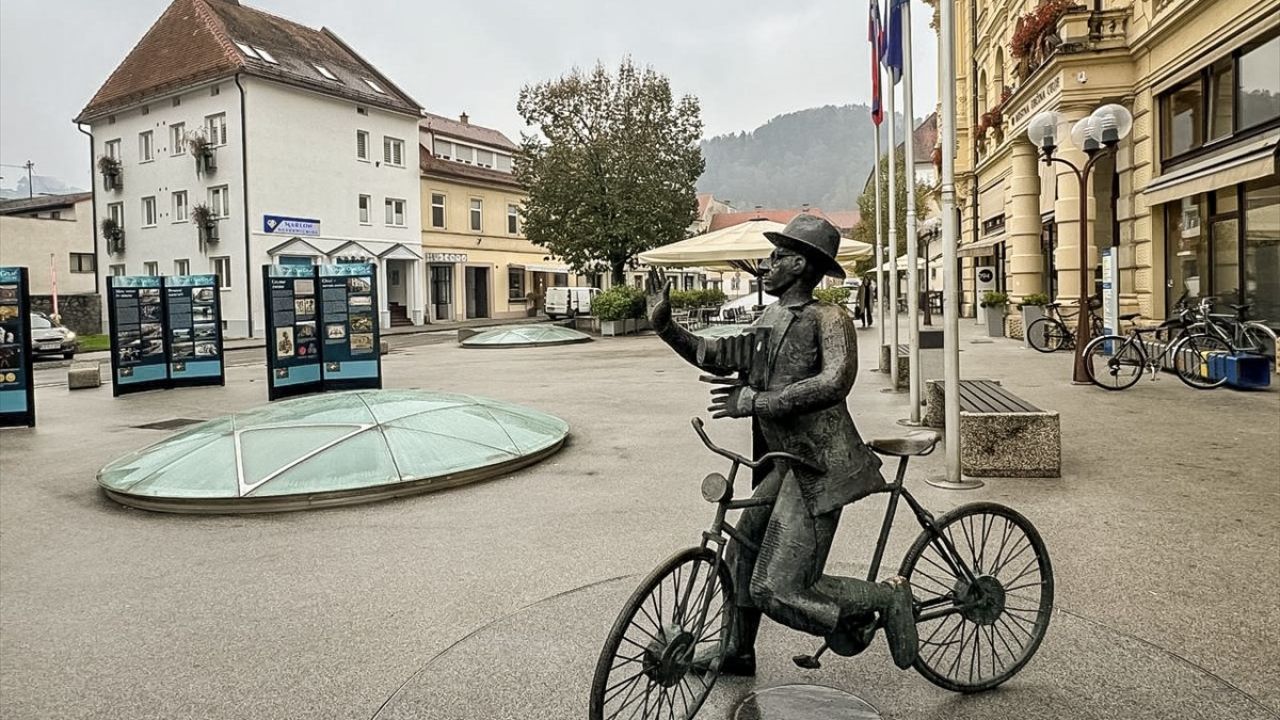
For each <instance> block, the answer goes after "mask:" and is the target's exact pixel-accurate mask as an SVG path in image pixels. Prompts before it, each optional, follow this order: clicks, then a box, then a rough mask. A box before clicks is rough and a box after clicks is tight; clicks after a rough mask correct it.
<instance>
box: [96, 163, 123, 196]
mask: <svg viewBox="0 0 1280 720" xmlns="http://www.w3.org/2000/svg"><path fill="white" fill-rule="evenodd" d="M98 172H100V173H102V188H103V189H104V190H121V189H123V188H124V182H123V180H122V179H121V174H122V171H121V167H120V160H119V159H118V158H113V157H111V156H110V155H103V156H102V157H100V158H98Z"/></svg>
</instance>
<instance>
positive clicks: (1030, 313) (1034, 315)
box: [1018, 293, 1049, 345]
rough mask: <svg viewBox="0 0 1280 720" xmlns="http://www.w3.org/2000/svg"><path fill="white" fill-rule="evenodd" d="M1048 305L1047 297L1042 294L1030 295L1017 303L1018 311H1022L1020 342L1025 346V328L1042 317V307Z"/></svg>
mask: <svg viewBox="0 0 1280 720" xmlns="http://www.w3.org/2000/svg"><path fill="white" fill-rule="evenodd" d="M1048 304H1049V296H1048V295H1045V294H1044V293H1031V294H1030V295H1027V296H1026V297H1024V298H1022V302H1021V303H1018V309H1019V310H1021V311H1022V336H1023V337H1022V340H1023V344H1024V345H1025V344H1026V342H1027V338H1026V335H1027V328H1029V327H1031V323H1033V322H1035V321H1036V320H1039V319H1040V318H1042V317H1044V306H1045V305H1048Z"/></svg>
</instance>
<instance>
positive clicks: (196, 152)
mask: <svg viewBox="0 0 1280 720" xmlns="http://www.w3.org/2000/svg"><path fill="white" fill-rule="evenodd" d="M187 148H188V149H189V150H191V156H192V157H194V158H195V160H196V174H211V173H213V172H214V171H215V170H217V169H218V154H217V150H216V149H215V148H214V146H213V143H211V142H209V139H208V138H206V137H205V136H203V135H192V136H191V137H189V138H187Z"/></svg>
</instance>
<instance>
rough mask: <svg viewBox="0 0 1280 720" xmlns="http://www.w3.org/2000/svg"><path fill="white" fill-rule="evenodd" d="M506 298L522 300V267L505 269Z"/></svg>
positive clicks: (513, 300)
mask: <svg viewBox="0 0 1280 720" xmlns="http://www.w3.org/2000/svg"><path fill="white" fill-rule="evenodd" d="M507 300H509V301H512V302H523V301H524V268H515V267H513V268H509V269H508V270H507Z"/></svg>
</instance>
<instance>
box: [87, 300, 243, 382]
mask: <svg viewBox="0 0 1280 720" xmlns="http://www.w3.org/2000/svg"><path fill="white" fill-rule="evenodd" d="M220 295H221V294H220V293H219V292H218V276H217V275H178V276H165V277H161V276H158V275H155V276H153V275H123V276H108V277H107V318H108V325H109V328H110V333H111V338H110V339H111V377H112V379H113V381H114V382H112V384H111V393H112V395H115V396H119V395H123V394H125V393H131V392H140V391H142V390H155V389H157V388H173V387H188V386H193V385H222V384H224V382H225V375H224V372H223V364H224V363H223V347H222V300H221V297H220Z"/></svg>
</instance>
